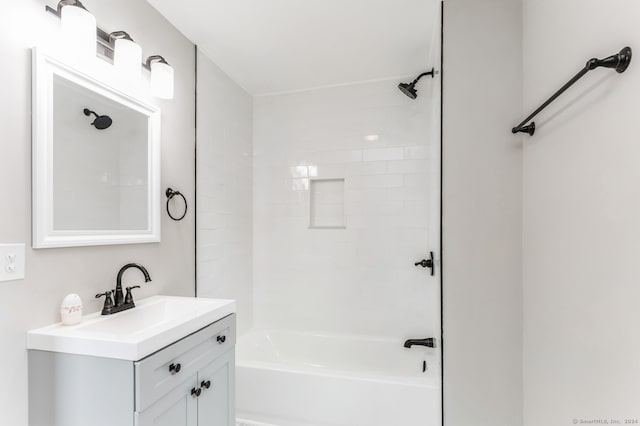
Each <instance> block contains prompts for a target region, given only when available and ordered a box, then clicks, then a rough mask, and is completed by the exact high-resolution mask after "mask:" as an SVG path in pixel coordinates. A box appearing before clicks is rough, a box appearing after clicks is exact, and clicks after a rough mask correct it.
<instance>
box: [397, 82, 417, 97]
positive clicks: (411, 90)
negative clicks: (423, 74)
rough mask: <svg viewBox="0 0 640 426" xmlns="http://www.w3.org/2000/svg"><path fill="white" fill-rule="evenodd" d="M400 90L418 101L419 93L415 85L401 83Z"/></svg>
mask: <svg viewBox="0 0 640 426" xmlns="http://www.w3.org/2000/svg"><path fill="white" fill-rule="evenodd" d="M398 89H400V91H401V92H402V93H404V94H405V95H407V96H408V97H409V98H411V99H416V98H417V97H418V91H417V90H416V84H415V83H400V84H398Z"/></svg>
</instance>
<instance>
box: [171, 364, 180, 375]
mask: <svg viewBox="0 0 640 426" xmlns="http://www.w3.org/2000/svg"><path fill="white" fill-rule="evenodd" d="M181 369H182V366H181V365H180V364H171V365H170V366H169V371H171V374H176V373H179V372H180V370H181Z"/></svg>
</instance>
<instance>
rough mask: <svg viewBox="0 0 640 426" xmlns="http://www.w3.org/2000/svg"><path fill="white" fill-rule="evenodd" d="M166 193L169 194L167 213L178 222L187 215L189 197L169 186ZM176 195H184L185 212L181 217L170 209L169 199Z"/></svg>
mask: <svg viewBox="0 0 640 426" xmlns="http://www.w3.org/2000/svg"><path fill="white" fill-rule="evenodd" d="M165 195H166V196H167V214H168V215H169V217H170V218H171V219H173V220H175V221H176V222H177V221H179V220H182V219H184V217H185V216H186V215H187V208H188V206H187V199H186V198H185V197H184V195H182V193H181V192H180V191H174V190H173V189H171V188H167V190H166V191H165ZM176 195H179V196H180V197H182V200H183V201H184V213H183V214H182V216H180V217H174V216H173V215H172V214H171V211H169V201H171V199H173V197H175V196H176Z"/></svg>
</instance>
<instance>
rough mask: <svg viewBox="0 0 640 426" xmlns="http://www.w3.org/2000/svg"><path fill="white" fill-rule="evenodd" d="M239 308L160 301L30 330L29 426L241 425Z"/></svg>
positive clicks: (211, 301) (168, 299)
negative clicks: (237, 362)
mask: <svg viewBox="0 0 640 426" xmlns="http://www.w3.org/2000/svg"><path fill="white" fill-rule="evenodd" d="M234 312H235V302H233V301H230V300H219V299H196V298H181V297H166V296H154V297H151V298H148V299H145V300H142V301H141V302H139V303H138V306H137V307H136V308H135V309H132V310H130V311H126V312H122V313H119V314H115V315H113V316H109V317H103V316H100V315H99V314H93V315H90V316H88V317H85V321H83V322H82V323H81V324H78V325H77V326H70V327H65V326H63V325H61V324H56V325H53V326H49V327H45V328H41V329H38V330H33V331H30V332H29V333H28V335H27V348H28V349H29V407H30V412H29V424H30V426H87V425H91V426H114V425H117V426H128V425H130V426H232V425H235V398H234V396H235V378H234V370H235V368H234V366H235V349H234V348H235V336H236V329H235V313H234Z"/></svg>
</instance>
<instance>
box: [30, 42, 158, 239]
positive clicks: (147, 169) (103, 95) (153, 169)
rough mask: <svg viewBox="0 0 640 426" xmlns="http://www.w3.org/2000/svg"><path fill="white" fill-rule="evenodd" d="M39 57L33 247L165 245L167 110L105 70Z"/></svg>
mask: <svg viewBox="0 0 640 426" xmlns="http://www.w3.org/2000/svg"><path fill="white" fill-rule="evenodd" d="M33 59H34V64H33V65H34V67H33V95H34V96H33V107H32V108H33V109H32V112H33V166H32V168H33V247H34V248H53V247H73V246H93V245H106V244H139V243H154V242H160V211H161V210H160V207H161V200H160V196H161V192H160V110H159V109H158V108H157V107H155V106H153V105H150V104H149V103H147V102H146V101H144V100H142V99H147V98H146V97H144V96H143V95H141V94H140V93H137V92H136V93H133V91H130V90H127V89H124V90H122V88H121V85H119V80H118V79H110V78H109V75H110V73H105V72H104V71H105V70H104V69H101V68H99V67H98V68H96V67H88V66H87V67H84V68H82V69H81V70H80V69H78V68H75V67H72V66H69V65H68V64H65V63H64V62H62V61H61V60H59V59H56V58H54V57H52V56H49V55H47V54H45V53H40V52H38V51H37V50H34V55H33ZM105 66H106V65H105ZM109 66H110V65H109ZM109 71H111V70H109ZM111 74H112V73H111Z"/></svg>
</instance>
